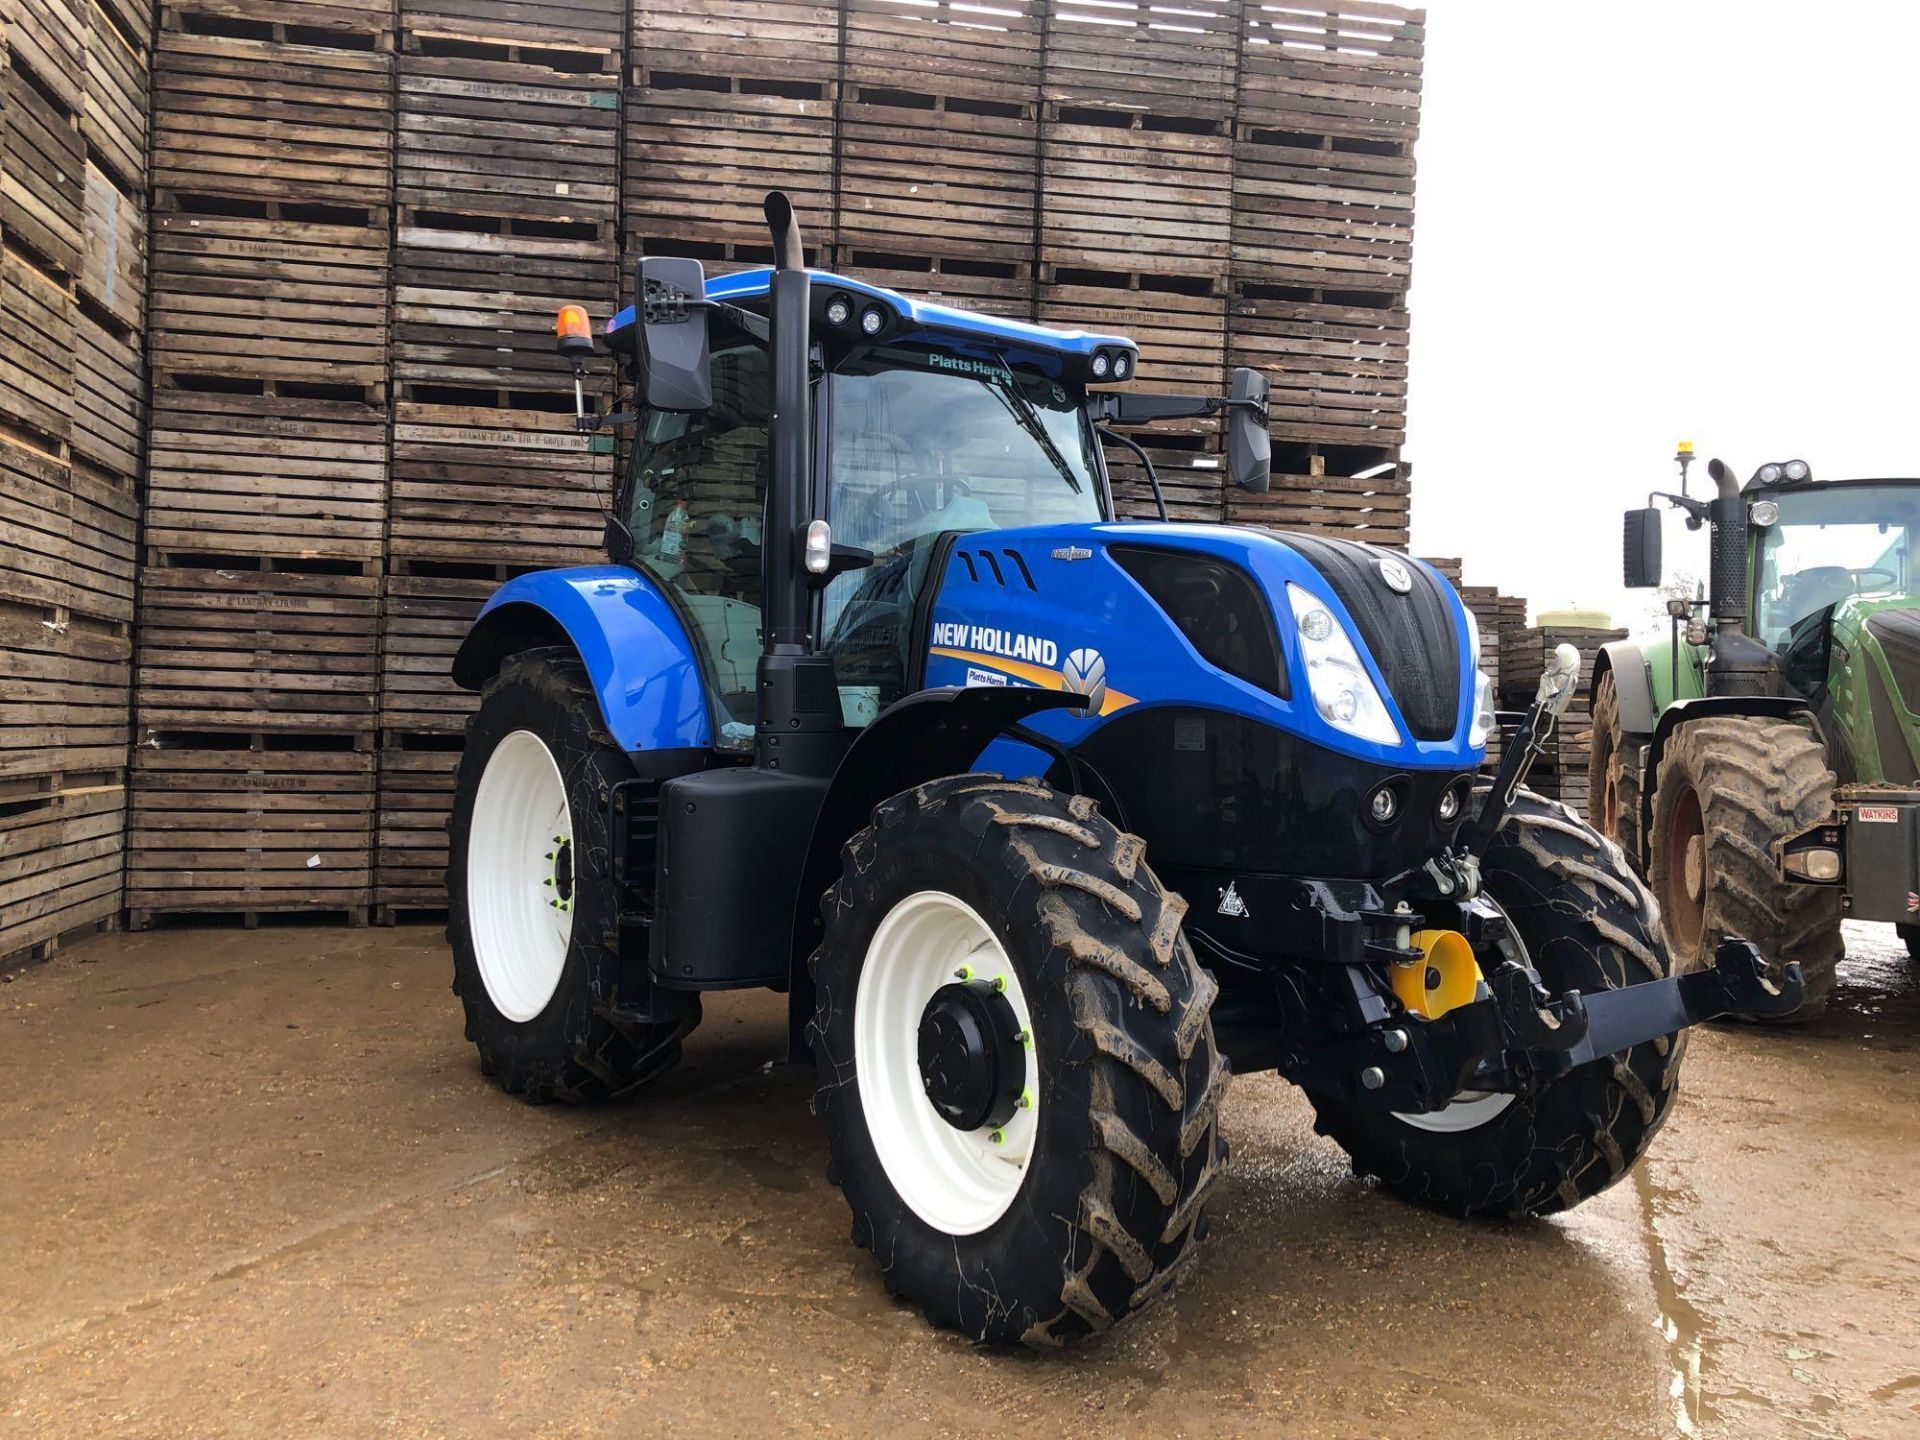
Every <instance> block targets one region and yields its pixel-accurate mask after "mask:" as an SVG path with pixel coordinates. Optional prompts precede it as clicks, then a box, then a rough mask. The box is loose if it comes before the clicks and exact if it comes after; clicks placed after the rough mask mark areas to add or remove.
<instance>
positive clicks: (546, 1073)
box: [447, 649, 699, 1101]
mask: <svg viewBox="0 0 1920 1440" xmlns="http://www.w3.org/2000/svg"><path fill="white" fill-rule="evenodd" d="M632 773H633V767H632V765H631V763H630V762H629V761H628V759H627V757H626V754H625V753H624V752H623V751H622V750H621V749H620V748H619V747H618V746H617V745H615V744H614V743H613V740H612V737H611V736H609V735H607V734H606V732H605V730H604V728H603V727H602V725H601V722H600V707H599V702H598V701H597V700H596V699H595V697H594V694H593V690H592V687H591V686H590V685H589V683H588V680H587V675H586V671H585V670H584V669H583V668H582V667H581V665H580V662H579V661H578V660H577V659H575V658H574V657H573V656H572V655H571V654H570V653H569V652H567V651H564V650H558V649H547V650H533V651H527V652H525V653H523V654H520V655H516V656H514V657H513V658H511V659H510V660H508V661H507V662H506V664H504V665H503V666H501V668H500V672H499V674H498V675H496V676H495V677H494V678H493V680H492V681H490V682H489V683H488V685H487V688H486V692H485V693H484V694H483V695H482V696H481V699H480V708H479V710H478V711H477V712H475V714H474V716H473V718H472V720H470V721H469V722H468V724H467V743H466V748H465V749H464V751H463V752H462V754H461V756H460V768H459V771H458V774H457V777H456V780H455V789H454V802H453V813H452V815H451V817H450V818H449V820H448V823H447V830H448V837H449V840H450V842H451V843H450V846H449V852H448V866H447V900H448V923H447V939H448V941H449V942H450V943H451V944H452V946H453V990H454V993H455V994H456V995H458V996H459V997H460V1003H461V1005H462V1006H463V1007H464V1009H465V1010H466V1017H467V1038H468V1039H469V1040H471V1041H473V1043H474V1045H475V1046H476V1047H478V1049H479V1051H480V1065H481V1068H482V1070H484V1071H485V1072H486V1073H487V1074H489V1075H492V1076H493V1077H494V1078H495V1079H496V1080H498V1081H499V1082H500V1085H501V1087H502V1088H503V1089H506V1090H508V1091H510V1092H512V1093H514V1094H517V1095H523V1096H525V1097H526V1098H527V1099H529V1100H533V1101H543V1100H573V1101H588V1100H605V1099H610V1098H612V1097H614V1096H617V1095H623V1094H626V1093H628V1092H629V1091H632V1090H635V1089H637V1088H638V1087H640V1086H641V1085H644V1084H645V1083H646V1082H647V1081H649V1080H652V1079H654V1078H655V1077H656V1076H658V1075H660V1074H662V1073H663V1072H665V1071H666V1070H668V1069H669V1068H671V1067H672V1065H673V1064H674V1062H675V1061H676V1060H678V1059H679V1057H680V1040H681V1037H682V1036H684V1035H685V1034H686V1032H687V1031H689V1030H691V1029H692V1028H693V1026H694V1024H695V1023H697V1022H698V1019H699V1009H698V1002H697V1001H694V1000H691V999H690V1000H689V1009H688V1011H687V1014H686V1015H685V1017H684V1018H683V1019H681V1020H680V1021H677V1022H675V1023H670V1024H643V1023H639V1022H636V1021H634V1020H633V1019H631V1018H629V1017H626V1016H623V1015H622V1014H621V1013H620V1010H619V1007H620V1003H621V994H620V955H619V949H618V947H619V921H620V901H619V895H618V893H617V891H616V889H615V886H614V883H613V877H612V874H611V873H610V871H609V870H608V868H607V862H608V856H609V853H610V851H609V846H608V843H607V823H608V808H607V798H608V794H609V792H610V791H611V789H612V786H613V785H614V784H615V783H616V782H617V781H620V780H623V779H625V778H627V777H628V776H630V775H631V774H632Z"/></svg>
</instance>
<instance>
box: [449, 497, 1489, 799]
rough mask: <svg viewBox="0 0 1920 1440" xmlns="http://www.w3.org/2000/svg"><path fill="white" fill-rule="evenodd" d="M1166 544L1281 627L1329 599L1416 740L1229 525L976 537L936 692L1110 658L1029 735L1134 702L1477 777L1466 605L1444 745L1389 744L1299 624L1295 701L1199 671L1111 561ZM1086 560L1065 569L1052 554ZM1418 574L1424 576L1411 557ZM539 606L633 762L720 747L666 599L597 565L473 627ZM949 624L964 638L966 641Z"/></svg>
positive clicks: (1297, 562)
mask: <svg viewBox="0 0 1920 1440" xmlns="http://www.w3.org/2000/svg"><path fill="white" fill-rule="evenodd" d="M1122 542H1123V543H1125V544H1127V545H1133V546H1157V547H1164V548H1171V549H1178V550H1183V551H1186V552H1188V553H1192V554H1202V555H1208V556H1212V557H1214V558H1217V559H1219V560H1222V561H1225V562H1227V563H1229V564H1233V565H1236V566H1238V567H1240V568H1241V569H1243V570H1245V571H1246V572H1247V573H1248V574H1250V575H1252V576H1253V577H1254V580H1255V581H1256V583H1257V584H1258V585H1259V586H1260V588H1261V590H1262V591H1264V592H1265V594H1266V595H1267V596H1268V597H1269V602H1270V604H1271V605H1272V606H1273V611H1274V615H1275V616H1276V620H1278V618H1279V617H1284V616H1289V615H1291V613H1292V612H1291V609H1290V607H1289V606H1288V603H1287V599H1286V587H1287V585H1288V584H1290V583H1291V584H1294V585H1298V586H1300V587H1302V588H1303V589H1305V590H1308V591H1310V592H1311V593H1312V594H1313V595H1315V596H1316V597H1318V598H1319V600H1320V602H1321V603H1322V604H1323V605H1325V606H1326V608H1327V610H1328V611H1329V612H1330V613H1331V614H1332V615H1333V616H1334V617H1335V618H1336V619H1337V620H1339V621H1341V622H1342V623H1343V624H1344V625H1345V626H1346V628H1347V632H1348V634H1349V635H1350V636H1353V637H1354V644H1355V647H1356V649H1358V650H1359V652H1360V657H1361V660H1362V662H1363V664H1364V665H1365V666H1366V668H1367V672H1368V675H1369V677H1370V678H1371V679H1372V680H1373V683H1374V685H1375V687H1376V688H1377V689H1378V690H1379V692H1380V694H1381V697H1382V698H1383V700H1384V701H1385V702H1386V705H1387V708H1388V710H1389V712H1390V713H1391V714H1392V715H1393V717H1394V720H1395V723H1396V724H1398V725H1399V726H1400V730H1401V733H1402V734H1403V735H1406V734H1407V733H1408V729H1407V724H1406V721H1405V720H1404V718H1403V717H1402V716H1401V715H1400V712H1399V709H1398V707H1397V706H1396V704H1395V702H1394V698H1393V692H1392V689H1391V687H1390V686H1389V685H1388V684H1387V682H1386V678H1385V677H1384V676H1383V675H1382V674H1381V673H1380V670H1379V666H1378V665H1377V663H1376V662H1375V660H1374V658H1373V656H1371V655H1370V654H1368V653H1367V651H1366V647H1365V645H1364V643H1362V642H1361V640H1360V639H1359V630H1358V627H1357V626H1356V625H1355V624H1354V623H1353V617H1352V616H1351V615H1349V614H1348V613H1347V610H1346V608H1345V607H1344V606H1343V605H1342V604H1341V603H1340V600H1339V598H1338V596H1337V595H1335V593H1334V591H1333V589H1332V587H1331V586H1329V585H1328V584H1327V583H1326V581H1325V580H1323V579H1322V578H1321V576H1320V574H1319V572H1318V571H1316V570H1315V569H1314V568H1313V566H1312V565H1310V564H1309V563H1308V562H1307V561H1306V560H1305V559H1303V558H1302V557H1301V556H1300V555H1299V554H1298V553H1296V552H1295V551H1294V550H1293V549H1292V548H1291V547H1290V546H1288V544H1287V543H1286V540H1285V538H1284V537H1283V536H1278V535H1272V534H1268V533H1266V532H1264V531H1258V530H1243V529H1237V528H1233V527H1230V526H1221V525H1179V524H1175V525H1162V524H1149V523H1140V522H1133V523H1129V522H1106V523H1095V524H1076V525H1046V526H1033V527H1029V528H1025V529H1018V530H995V531H984V532H980V533H978V534H974V535H964V536H961V537H960V539H959V540H958V541H957V542H956V553H955V555H954V557H953V558H952V559H951V560H950V561H949V565H948V570H947V573H946V576H945V577H944V580H943V582H942V584H941V587H940V590H939V593H938V595H937V596H936V598H935V600H934V604H933V610H932V625H931V630H930V634H931V637H932V638H931V645H930V650H929V654H928V657H927V668H926V683H927V685H929V686H945V685H967V684H1011V685H1036V686H1042V687H1045V688H1051V689H1060V688H1063V687H1064V685H1065V683H1066V682H1065V680H1064V679H1063V676H1062V664H1063V662H1065V661H1067V660H1068V659H1069V658H1070V657H1071V656H1072V655H1073V653H1074V652H1075V651H1079V650H1093V651H1097V652H1099V654H1100V655H1101V657H1102V659H1103V660H1104V662H1105V669H1106V695H1105V699H1104V705H1103V709H1102V713H1101V714H1098V715H1093V714H1080V713H1074V712H1069V711H1064V710H1054V711H1048V712H1046V713H1044V714H1041V715H1037V716H1035V717H1034V719H1033V721H1032V722H1031V723H1032V728H1033V729H1034V730H1036V731H1038V732H1039V733H1041V734H1045V735H1047V736H1049V737H1050V738H1052V739H1054V740H1056V741H1059V742H1062V743H1063V744H1066V745H1068V746H1072V745H1076V744H1078V743H1079V742H1080V741H1081V740H1083V739H1085V738H1086V736H1087V735H1088V734H1090V733H1091V732H1092V731H1093V730H1094V729H1095V728H1096V727H1098V726H1100V725H1102V724H1104V723H1106V722H1107V721H1108V720H1110V719H1111V718H1112V717H1113V716H1114V715H1116V714H1118V713H1120V712H1121V711H1123V710H1127V709H1130V708H1131V707H1133V706H1152V705H1174V704H1177V705H1182V706H1185V707H1188V708H1200V709H1210V710H1219V711H1223V712H1226V713H1228V714H1233V715H1239V716H1242V717H1245V718H1247V719H1249V720H1254V721H1258V722H1261V723H1264V724H1269V725H1273V726H1276V727H1278V728H1280V729H1282V730H1286V731H1289V732H1291V733H1293V734H1295V735H1298V736H1300V737H1302V738H1303V739H1305V740H1307V741H1309V742H1310V743H1312V744H1314V745H1317V746H1320V747H1323V748H1325V749H1327V750H1331V751H1334V752H1336V753H1338V754H1342V755H1346V756H1350V757H1352V758H1354V759H1356V760H1361V761H1365V762H1368V763H1370V764H1375V765H1381V766H1391V767H1394V768H1396V769H1407V770H1471V769H1473V768H1474V767H1475V766H1477V765H1478V764H1479V762H1480V759H1481V757H1482V754H1483V753H1484V752H1483V751H1482V750H1480V749H1475V748H1473V747H1470V746H1469V745H1468V744H1467V732H1468V726H1469V723H1470V721H1471V720H1472V712H1473V703H1474V689H1475V687H1474V671H1475V669H1476V668H1477V665H1478V660H1479V640H1478V636H1477V634H1476V632H1475V630H1474V627H1473V626H1472V625H1470V624H1469V623H1468V619H1467V612H1466V608H1465V606H1463V605H1461V604H1460V603H1459V602H1458V600H1455V602H1454V628H1455V637H1456V639H1457V641H1458V653H1459V665H1460V676H1459V681H1460V684H1459V695H1460V700H1459V712H1458V715H1457V716H1456V722H1455V726H1454V732H1453V735H1452V736H1451V737H1450V738H1449V739H1446V740H1440V741H1425V740H1416V739H1408V740H1405V741H1404V742H1403V743H1401V744H1399V745H1382V744H1378V743H1376V742H1373V741H1369V740H1363V739H1360V738H1359V737H1357V736H1354V735H1350V734H1348V733H1347V732H1345V731H1343V730H1338V729H1336V728H1334V727H1333V726H1332V725H1330V724H1329V723H1328V722H1327V721H1326V720H1324V719H1323V718H1322V717H1321V716H1320V714H1319V712H1318V711H1317V710H1316V709H1315V708H1314V705H1313V702H1312V700H1311V698H1310V697H1309V692H1308V689H1307V676H1306V669H1305V663H1304V661H1303V660H1302V658H1301V656H1300V652H1299V644H1298V640H1297V637H1296V635H1295V633H1294V628H1293V626H1292V625H1290V624H1278V623H1277V624H1276V627H1275V628H1276V630H1277V632H1278V634H1279V638H1280V644H1281V648H1282V651H1283V652H1284V659H1285V664H1286V667H1287V672H1288V674H1289V676H1290V677H1291V686H1290V689H1291V692H1292V696H1293V698H1292V699H1290V700H1283V699H1281V698H1279V697H1278V696H1276V695H1271V694H1268V693H1267V692H1266V691H1265V690H1262V689H1261V688H1259V687H1258V686H1255V685H1252V684H1249V683H1248V682H1246V681H1244V680H1241V679H1239V678H1237V677H1235V676H1233V675H1229V674H1227V673H1225V672H1224V671H1221V670H1219V669H1216V668H1215V667H1214V666H1212V665H1210V664H1209V663H1207V661H1205V660H1203V659H1202V658H1201V657H1200V655H1199V654H1198V653H1197V652H1196V651H1195V650H1194V648H1193V646H1192V645H1191V644H1189V643H1188V641H1187V640H1186V638H1185V637H1184V636H1183V635H1181V633H1180V632H1179V630H1178V629H1177V628H1176V627H1175V626H1174V625H1173V624H1172V622H1171V621H1169V620H1168V618H1167V617H1166V615H1165V614H1163V613H1162V612H1161V610H1160V608H1159V606H1158V605H1156V604H1155V603H1154V601H1153V600H1152V599H1151V598H1150V597H1149V596H1148V594H1147V592H1146V591H1145V590H1144V589H1142V588H1141V586H1140V584H1139V583H1138V582H1137V581H1135V580H1134V579H1133V577H1132V576H1131V575H1129V574H1128V573H1127V572H1126V571H1125V570H1124V569H1122V568H1121V567H1120V566H1119V565H1118V564H1117V563H1116V562H1115V561H1114V560H1113V559H1112V558H1111V557H1110V556H1109V555H1108V554H1107V546H1108V545H1109V544H1113V543H1122ZM980 546H986V547H989V548H991V549H992V550H993V551H994V552H995V553H996V554H1000V555H1004V554H1005V552H1006V551H1008V550H1014V551H1017V552H1018V553H1019V554H1020V555H1021V557H1022V558H1023V559H1024V560H1025V562H1026V568H1027V570H1028V571H1029V572H1030V573H1031V574H1032V575H1033V576H1034V579H1035V583H1036V588H1035V589H1033V590H1028V589H1027V588H1026V587H1025V586H1024V585H1022V586H1019V587H1018V588H1010V587H1007V586H1003V585H1000V584H996V583H993V582H992V581H991V580H990V579H988V578H987V576H988V573H989V572H988V571H987V569H986V567H985V566H980V567H978V568H979V573H980V574H981V576H982V578H981V579H979V580H974V579H971V578H969V576H968V572H967V570H966V569H965V567H964V565H963V562H962V561H961V560H960V558H959V552H960V551H963V550H966V549H967V548H969V547H980ZM1056 551H1061V552H1064V553H1074V552H1081V551H1084V552H1089V553H1087V554H1086V555H1085V556H1084V558H1076V559H1074V560H1071V561H1068V560H1061V559H1056V558H1054V552H1056ZM1408 563H1410V564H1416V565H1417V564H1419V563H1420V562H1418V561H1410V562H1408ZM514 605H522V606H533V607H535V608H537V609H539V610H541V611H543V612H545V614H547V615H549V616H551V617H552V619H553V620H554V621H556V622H557V623H558V624H559V625H560V626H561V627H562V628H563V629H564V630H565V631H566V633H567V634H568V635H569V636H570V637H572V639H573V643H574V645H575V646H576V648H577V649H578V650H579V652H580V657H581V659H582V661H583V662H584V663H585V665H586V667H587V673H588V675H589V676H590V677H591V679H592V682H593V688H594V691H595V693H596V694H598V695H599V697H600V704H601V708H602V711H603V713H604V715H605V718H606V722H607V728H608V730H609V731H610V732H611V733H612V735H613V737H614V739H615V740H616V741H617V742H618V743H619V744H620V746H621V747H622V748H623V749H626V750H629V751H638V750H657V749H680V748H701V747H705V746H708V745H710V744H711V743H712V739H713V725H712V720H711V707H710V706H709V704H708V702H707V697H706V694H705V686H704V684H703V682H702V680H701V677H700V669H699V662H698V659H697V652H696V651H695V649H694V646H693V643H692V641H691V639H690V637H689V636H688V634H687V632H686V629H685V627H684V626H683V625H682V624H681V622H680V620H679V618H678V616H677V615H675V613H674V611H673V608H672V606H671V605H670V604H669V603H668V601H667V599H666V597H665V596H664V595H663V594H662V593H661V592H660V589H659V588H658V587H657V586H656V585H655V584H654V583H653V582H652V581H650V580H648V579H646V578H645V577H643V576H641V575H639V574H636V573H635V572H634V571H632V570H626V569H621V568H617V567H614V566H605V565H602V566H591V567H586V568H582V569H577V570H548V571H539V572H536V573H534V574H531V575H523V576H521V577H520V578H519V579H517V580H512V581H509V582H508V583H507V584H506V585H505V586H503V587H502V588H501V589H500V590H499V592H498V593H496V594H495V595H494V597H493V599H491V600H490V601H488V602H487V606H486V608H485V609H484V610H483V611H482V612H481V618H480V620H479V621H478V622H476V625H475V634H476V635H478V634H481V633H482V632H483V631H484V629H485V627H486V625H487V623H488V619H489V617H492V616H495V615H496V612H502V611H504V609H505V607H508V606H514ZM952 627H959V628H958V630H955V629H953V628H952ZM983 763H984V764H988V765H990V766H991V767H992V768H997V769H1000V770H1001V771H1002V773H1011V774H1037V773H1040V772H1041V771H1044V770H1045V769H1046V767H1047V764H1048V761H1047V758H1046V757H1045V756H1044V755H1042V754H1041V753H1040V752H1039V751H1037V750H1033V749H1031V748H1030V747H1027V746H1022V745H1018V744H1016V743H1014V742H1010V741H1001V742H997V744H996V748H995V749H994V750H993V751H992V752H990V754H989V756H988V757H987V758H986V759H985V760H984V761H983Z"/></svg>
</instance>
